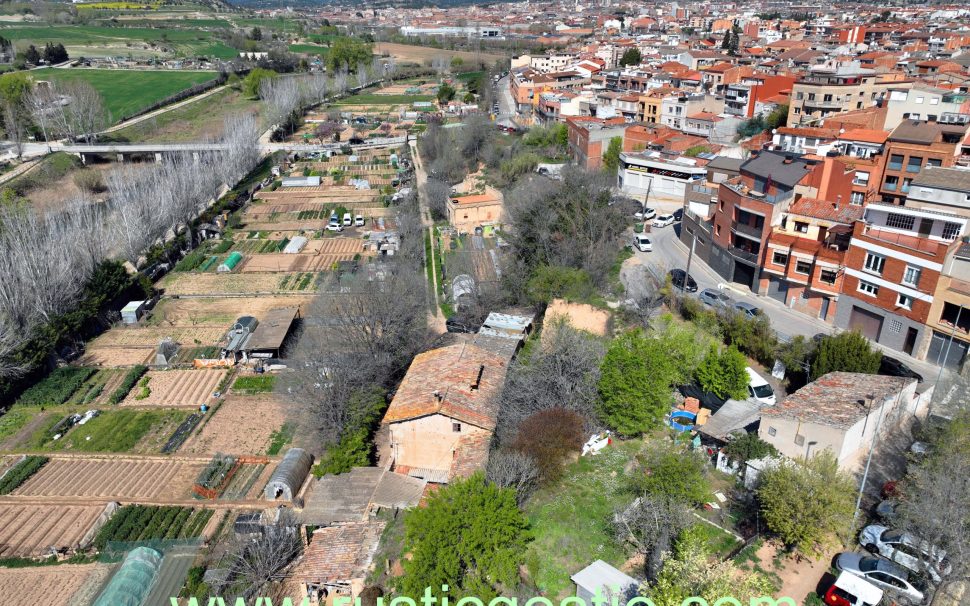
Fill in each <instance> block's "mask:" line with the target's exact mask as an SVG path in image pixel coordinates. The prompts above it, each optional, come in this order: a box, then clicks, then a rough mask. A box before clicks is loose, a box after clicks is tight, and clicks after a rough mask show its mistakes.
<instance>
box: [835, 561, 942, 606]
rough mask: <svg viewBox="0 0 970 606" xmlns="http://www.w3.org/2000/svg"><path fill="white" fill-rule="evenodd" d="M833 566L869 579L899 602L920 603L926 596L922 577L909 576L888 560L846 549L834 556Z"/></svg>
mask: <svg viewBox="0 0 970 606" xmlns="http://www.w3.org/2000/svg"><path fill="white" fill-rule="evenodd" d="M835 567H836V569H838V570H840V571H842V572H848V573H849V574H854V575H856V576H857V577H861V578H863V579H865V580H867V581H869V582H870V583H872V584H873V585H875V586H876V587H879V588H880V589H882V590H883V591H885V592H886V593H888V594H891V595H892V596H895V597H896V599H898V600H899V601H900V602H904V603H907V604H921V603H922V602H923V600H924V599H925V598H926V594H925V593H924V590H925V589H926V586H925V584H924V583H923V581H922V579H920V578H919V577H913V578H910V575H909V573H908V572H907V571H906V570H905V569H904V568H902V567H901V566H897V565H896V564H894V563H892V562H890V561H888V560H882V559H880V558H873V557H869V556H865V555H862V554H861V553H853V552H850V551H846V552H843V553H840V554H839V555H838V556H836V558H835Z"/></svg>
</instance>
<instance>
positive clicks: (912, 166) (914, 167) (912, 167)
mask: <svg viewBox="0 0 970 606" xmlns="http://www.w3.org/2000/svg"><path fill="white" fill-rule="evenodd" d="M921 166H923V158H920V157H919V156H910V157H909V160H908V161H907V162H906V172H908V173H918V172H919V169H920V167H921Z"/></svg>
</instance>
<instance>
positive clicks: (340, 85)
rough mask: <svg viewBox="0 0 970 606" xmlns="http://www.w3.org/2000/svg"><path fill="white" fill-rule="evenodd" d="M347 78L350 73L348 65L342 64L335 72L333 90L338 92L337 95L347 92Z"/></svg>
mask: <svg viewBox="0 0 970 606" xmlns="http://www.w3.org/2000/svg"><path fill="white" fill-rule="evenodd" d="M347 78H348V74H347V66H346V65H341V66H340V67H338V68H337V70H336V71H335V72H334V73H333V82H332V84H333V92H334V93H336V94H337V96H342V95H344V94H345V93H346V92H347Z"/></svg>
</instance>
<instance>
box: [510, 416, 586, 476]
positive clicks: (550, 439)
mask: <svg viewBox="0 0 970 606" xmlns="http://www.w3.org/2000/svg"><path fill="white" fill-rule="evenodd" d="M583 426H584V422H583V417H582V416H580V415H579V414H578V413H576V412H574V411H571V410H565V409H562V408H550V409H547V410H542V411H539V412H537V413H535V414H533V415H532V416H530V417H527V418H526V419H525V420H523V421H522V424H521V425H519V432H518V435H517V436H516V438H515V441H514V442H513V443H512V448H513V449H514V450H518V451H519V452H521V453H523V454H525V455H528V456H529V457H532V458H533V459H534V460H535V462H536V464H537V465H538V466H539V474H540V477H541V479H542V482H543V483H544V484H549V483H551V482H555V481H556V480H558V479H559V478H560V476H561V475H562V470H563V466H564V464H565V462H566V458H567V457H568V456H569V455H570V454H572V453H574V452H579V451H580V450H581V449H582V447H583V442H584V441H585V440H584V438H585V435H584V431H583Z"/></svg>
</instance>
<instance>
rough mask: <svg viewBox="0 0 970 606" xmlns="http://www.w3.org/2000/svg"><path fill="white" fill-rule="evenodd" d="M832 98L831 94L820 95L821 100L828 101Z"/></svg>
mask: <svg viewBox="0 0 970 606" xmlns="http://www.w3.org/2000/svg"><path fill="white" fill-rule="evenodd" d="M831 100H832V95H825V96H823V97H822V101H825V102H829V101H831Z"/></svg>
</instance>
